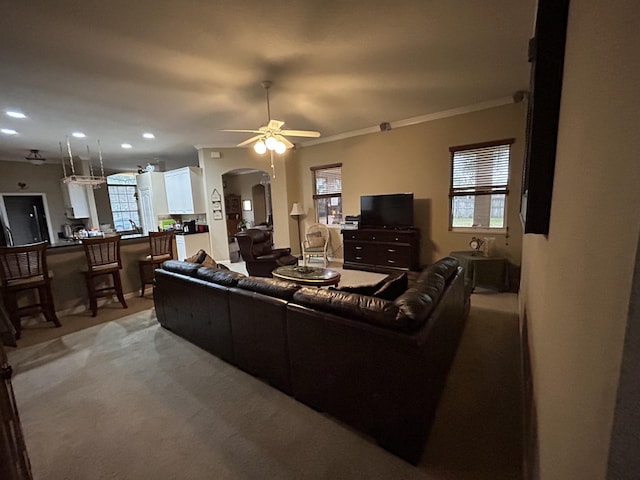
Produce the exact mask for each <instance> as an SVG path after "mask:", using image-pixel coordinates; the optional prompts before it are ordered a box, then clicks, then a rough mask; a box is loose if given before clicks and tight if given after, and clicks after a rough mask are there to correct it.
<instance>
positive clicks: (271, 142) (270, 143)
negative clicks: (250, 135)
mask: <svg viewBox="0 0 640 480" xmlns="http://www.w3.org/2000/svg"><path fill="white" fill-rule="evenodd" d="M264 143H265V144H266V145H267V148H268V149H269V150H275V149H276V145H278V139H276V138H275V137H267V139H266V140H265V142H264Z"/></svg>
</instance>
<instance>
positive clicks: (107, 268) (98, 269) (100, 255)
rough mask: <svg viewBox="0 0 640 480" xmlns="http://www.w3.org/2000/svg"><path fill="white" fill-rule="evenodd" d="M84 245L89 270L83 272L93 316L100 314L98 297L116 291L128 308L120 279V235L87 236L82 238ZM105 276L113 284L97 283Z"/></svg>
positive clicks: (119, 299)
mask: <svg viewBox="0 0 640 480" xmlns="http://www.w3.org/2000/svg"><path fill="white" fill-rule="evenodd" d="M82 246H83V247H84V253H85V256H86V257H87V267H88V270H87V271H86V272H83V273H84V275H85V280H86V282H87V290H88V291H89V305H90V308H91V316H93V317H95V316H96V315H97V314H98V297H111V296H112V295H113V294H114V293H115V294H116V296H117V297H118V301H119V302H120V303H121V304H122V307H123V308H127V302H125V300H124V295H123V293H122V282H121V280H120V269H121V268H122V260H121V259H120V235H115V236H112V237H104V238H101V237H97V238H85V239H84V240H82ZM104 276H110V277H111V282H112V284H108V285H106V286H104V285H100V286H98V285H96V280H97V279H99V278H100V277H104ZM100 279H101V278H100ZM101 280H102V279H101Z"/></svg>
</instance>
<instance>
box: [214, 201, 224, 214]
mask: <svg viewBox="0 0 640 480" xmlns="http://www.w3.org/2000/svg"><path fill="white" fill-rule="evenodd" d="M213 211H214V212H219V211H222V203H221V202H219V201H218V202H213Z"/></svg>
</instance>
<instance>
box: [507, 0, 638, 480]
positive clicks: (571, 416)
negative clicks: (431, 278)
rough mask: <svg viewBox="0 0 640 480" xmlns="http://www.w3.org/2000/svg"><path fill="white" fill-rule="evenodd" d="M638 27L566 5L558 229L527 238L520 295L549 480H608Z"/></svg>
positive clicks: (624, 299)
mask: <svg viewBox="0 0 640 480" xmlns="http://www.w3.org/2000/svg"><path fill="white" fill-rule="evenodd" d="M638 22H640V13H639V10H638V4H637V1H636V0H621V1H619V2H616V5H615V8H611V5H609V4H604V3H602V2H600V1H598V0H583V1H581V2H572V3H571V8H570V15H569V29H568V37H567V50H566V58H565V73H564V84H563V98H562V105H561V115H560V131H559V138H558V152H557V160H556V169H555V180H554V190H553V205H552V210H551V226H550V231H549V235H548V236H547V237H545V236H542V235H526V236H525V239H524V247H523V263H522V286H521V292H520V293H521V294H520V302H521V309H522V311H523V313H524V311H525V310H526V315H527V319H528V323H529V331H530V349H531V362H532V373H533V383H534V398H535V402H536V405H537V413H538V435H539V450H540V452H539V454H540V478H542V479H545V480H546V479H549V480H551V479H557V480H566V479H581V480H590V479H594V480H595V479H598V480H599V479H604V478H606V477H607V456H608V451H609V437H610V433H611V425H612V418H613V412H614V409H615V396H616V387H617V383H618V375H619V368H620V361H621V354H622V348H623V339H624V332H625V326H626V321H627V312H628V307H629V297H630V289H631V280H632V273H633V265H634V258H635V252H636V245H637V242H638V235H639V232H640V223H639V218H638V205H640V188H638V181H639V180H640V161H638V147H637V132H638V126H639V125H640V106H639V103H638V100H637V93H638V85H640V67H639V63H638V61H637V60H636V59H637V47H638V45H640V36H639V34H638V29H637V25H638ZM636 348H637V346H636ZM636 368H637V366H636ZM629 448H635V449H636V454H637V445H635V446H629ZM637 474H638V472H635V477H633V478H637ZM617 478H620V477H617ZM625 478H632V477H625Z"/></svg>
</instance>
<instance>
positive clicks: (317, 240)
mask: <svg viewBox="0 0 640 480" xmlns="http://www.w3.org/2000/svg"><path fill="white" fill-rule="evenodd" d="M307 245H309V248H318V247H324V238H322V232H311V233H307Z"/></svg>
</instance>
